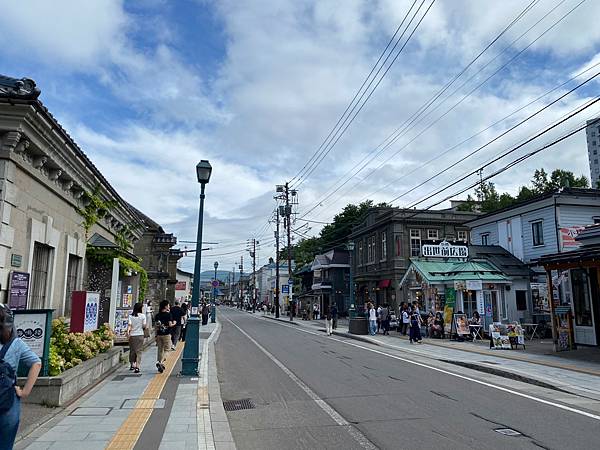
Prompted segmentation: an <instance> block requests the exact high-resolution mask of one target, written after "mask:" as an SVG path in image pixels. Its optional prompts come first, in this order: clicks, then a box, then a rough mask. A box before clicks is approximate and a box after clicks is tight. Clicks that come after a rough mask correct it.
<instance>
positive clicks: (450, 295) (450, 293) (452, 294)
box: [444, 288, 456, 333]
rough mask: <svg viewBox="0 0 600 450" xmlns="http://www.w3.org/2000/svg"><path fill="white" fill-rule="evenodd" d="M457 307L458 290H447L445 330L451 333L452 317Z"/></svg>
mask: <svg viewBox="0 0 600 450" xmlns="http://www.w3.org/2000/svg"><path fill="white" fill-rule="evenodd" d="M454 305H456V289H454V288H446V304H445V305H444V329H445V331H446V333H450V331H451V329H452V315H453V314H454Z"/></svg>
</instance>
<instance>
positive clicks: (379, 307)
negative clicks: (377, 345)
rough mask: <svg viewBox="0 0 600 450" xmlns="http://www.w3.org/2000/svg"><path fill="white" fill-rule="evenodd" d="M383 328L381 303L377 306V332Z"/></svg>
mask: <svg viewBox="0 0 600 450" xmlns="http://www.w3.org/2000/svg"><path fill="white" fill-rule="evenodd" d="M379 330H381V305H379V306H378V307H377V333H379Z"/></svg>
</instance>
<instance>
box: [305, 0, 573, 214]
mask: <svg viewBox="0 0 600 450" xmlns="http://www.w3.org/2000/svg"><path fill="white" fill-rule="evenodd" d="M538 1H539V0H533V1H532V2H530V3H529V4H528V5H527V6H526V7H525V9H523V10H522V11H521V12H520V13H519V14H518V15H517V16H516V17H515V18H514V19H513V20H512V21H511V22H510V23H509V24H508V25H507V26H506V27H505V28H504V29H503V30H502V31H501V32H500V33H499V34H498V35H497V36H496V37H495V38H494V39H493V40H492V41H491V42H490V43H489V44H488V45H487V46H486V47H485V48H484V49H483V50H481V51H480V52H479V54H478V55H477V56H476V57H475V58H473V59H472V60H471V61H470V62H469V63H468V64H467V65H466V66H465V67H464V68H463V69H462V70H461V71H460V72H459V73H458V74H456V75H455V76H454V78H452V79H451V80H450V81H449V82H447V83H446V85H445V86H443V87H442V89H440V90H439V91H438V92H437V94H435V95H434V96H433V97H432V98H431V99H429V101H427V102H426V103H424V104H423V105H421V107H420V108H419V109H418V110H417V111H416V112H415V113H413V115H412V116H411V117H409V118H408V119H407V120H406V121H405V122H404V123H403V124H402V125H401V126H400V127H398V128H397V129H396V130H395V131H394V132H393V133H392V134H391V135H390V136H388V137H387V138H386V139H385V140H384V141H383V142H382V143H381V144H379V145H378V146H377V147H375V148H374V149H373V150H372V151H370V152H369V153H368V154H367V155H366V156H365V157H364V158H363V159H361V160H360V161H359V162H358V163H357V164H355V165H354V166H353V167H352V168H351V169H350V170H349V171H347V172H346V173H345V174H344V175H342V176H341V177H340V178H338V180H336V181H335V183H333V185H332V186H331V187H330V188H329V189H328V190H330V189H331V188H333V187H334V186H335V185H336V184H337V183H338V182H340V181H341V180H343V179H344V178H346V177H347V176H349V175H351V174H352V176H350V177H349V178H348V179H347V180H346V181H345V182H344V183H343V184H341V185H340V186H338V187H337V188H336V189H335V190H334V191H333V192H331V193H330V194H329V195H327V196H326V197H325V198H322V199H321V200H319V201H317V202H316V204H315V205H314V207H313V208H312V209H311V210H310V211H312V210H314V209H315V208H316V206H318V205H319V204H320V203H322V202H323V201H326V200H327V199H329V198H330V197H331V196H333V195H334V194H335V193H336V192H338V191H339V190H340V189H341V188H342V187H344V186H345V185H346V184H347V183H348V182H350V181H351V180H352V178H353V177H354V174H355V171H356V168H358V167H359V166H361V165H362V164H363V163H364V162H365V161H366V160H368V162H367V164H368V163H370V162H371V161H373V159H375V158H376V157H377V156H379V155H380V154H381V153H382V152H383V151H385V150H386V149H387V148H388V147H389V145H387V146H385V147H383V148H381V150H380V151H379V152H378V153H377V154H376V155H375V156H374V157H372V158H369V156H371V155H372V154H373V153H375V152H377V150H378V149H380V147H382V146H383V145H385V143H386V141H387V140H388V139H390V138H391V137H393V136H394V135H395V134H396V133H398V132H399V131H400V130H401V129H403V128H404V127H405V126H406V125H407V123H408V122H409V121H410V120H411V119H412V118H413V117H415V116H417V117H418V115H420V114H421V113H422V112H424V111H425V110H427V109H428V108H429V107H430V106H431V105H432V104H433V103H435V101H436V100H437V99H438V98H439V97H440V96H441V95H443V93H444V92H445V91H446V90H447V89H449V88H450V86H452V84H454V82H455V81H456V80H458V79H459V78H460V77H461V76H462V75H463V74H464V73H465V72H466V71H467V70H468V69H469V68H470V67H471V66H472V65H473V64H474V63H475V62H476V61H477V60H478V59H479V58H480V57H481V56H482V55H483V54H484V53H485V52H486V51H487V50H488V49H489V48H490V47H492V46H493V45H494V44H495V43H496V42H497V41H498V40H499V39H500V38H501V37H502V36H503V35H504V34H505V33H506V32H507V31H508V30H509V29H510V28H512V26H514V24H515V23H517V22H518V21H519V20H520V19H521V18H522V17H523V16H524V15H525V14H526V13H527V12H529V11H530V10H531V9H532V8H533V7H534V6H535V4H537V3H538ZM563 1H564V0H563ZM390 145H391V144H390ZM364 167H365V166H364V165H363V166H362V167H361V169H359V172H360V171H362V170H363V169H364ZM326 192H327V191H326ZM310 211H309V212H310ZM309 212H307V213H305V214H304V216H306V215H307V214H308V213H309ZM304 216H303V217H304Z"/></svg>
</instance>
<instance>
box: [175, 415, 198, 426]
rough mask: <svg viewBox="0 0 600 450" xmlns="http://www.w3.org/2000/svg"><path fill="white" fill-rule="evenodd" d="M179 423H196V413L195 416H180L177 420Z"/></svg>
mask: <svg viewBox="0 0 600 450" xmlns="http://www.w3.org/2000/svg"><path fill="white" fill-rule="evenodd" d="M176 423H177V424H185V425H191V424H193V425H195V424H196V415H195V414H194V417H179V418H178V419H177V421H176Z"/></svg>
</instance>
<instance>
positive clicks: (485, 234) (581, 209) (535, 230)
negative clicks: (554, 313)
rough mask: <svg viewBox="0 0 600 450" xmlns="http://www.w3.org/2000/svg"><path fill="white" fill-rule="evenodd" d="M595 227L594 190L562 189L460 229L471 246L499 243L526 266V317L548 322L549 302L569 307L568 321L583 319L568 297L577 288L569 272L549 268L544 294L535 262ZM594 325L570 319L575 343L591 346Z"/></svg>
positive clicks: (597, 196)
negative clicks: (468, 235) (465, 231)
mask: <svg viewBox="0 0 600 450" xmlns="http://www.w3.org/2000/svg"><path fill="white" fill-rule="evenodd" d="M595 223H600V190H597V189H581V188H564V189H560V190H558V191H555V192H550V193H547V194H544V195H540V196H538V197H536V198H533V199H531V200H528V201H525V202H521V203H518V204H515V205H513V206H510V207H507V208H503V209H501V210H498V211H494V212H492V213H489V214H485V215H483V216H480V217H477V218H475V219H473V220H471V221H470V222H468V223H467V224H466V225H467V226H469V227H470V229H471V242H472V243H473V244H477V245H500V246H501V247H504V248H505V249H506V250H508V251H509V252H510V253H512V254H513V255H515V256H516V257H517V258H518V259H520V260H521V261H523V262H525V263H527V264H530V265H531V268H532V270H533V271H534V276H533V279H532V283H531V293H530V298H528V300H527V301H528V305H530V308H531V311H530V312H531V315H532V319H533V320H534V321H535V320H546V321H549V320H550V317H549V312H550V305H549V302H550V299H554V302H555V304H556V305H557V306H569V307H571V308H575V310H574V311H573V315H574V317H576V318H577V317H583V316H582V315H581V314H578V311H577V310H576V309H577V306H576V305H577V304H579V303H578V300H575V301H574V298H573V297H574V296H575V295H579V294H578V292H579V291H580V290H578V289H574V287H573V277H572V273H571V271H570V270H560V271H559V270H555V271H553V272H552V277H553V281H554V282H553V287H554V289H553V292H552V293H551V294H550V293H549V292H548V289H547V287H546V286H547V279H546V272H545V270H544V269H543V267H542V266H541V265H539V264H538V263H537V261H538V259H539V258H541V257H543V256H544V255H548V254H559V253H565V252H569V251H573V250H576V249H577V248H578V246H579V243H578V242H577V241H576V239H575V237H576V236H577V234H578V233H579V232H580V231H581V230H583V229H584V228H585V227H586V226H587V225H591V224H595ZM573 305H575V306H573ZM586 317H587V316H586ZM594 326H595V323H594V321H593V320H591V321H588V320H586V321H579V322H578V321H577V320H576V321H575V330H574V331H575V341H576V343H579V344H588V345H596V344H597V341H596V336H595V332H594Z"/></svg>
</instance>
